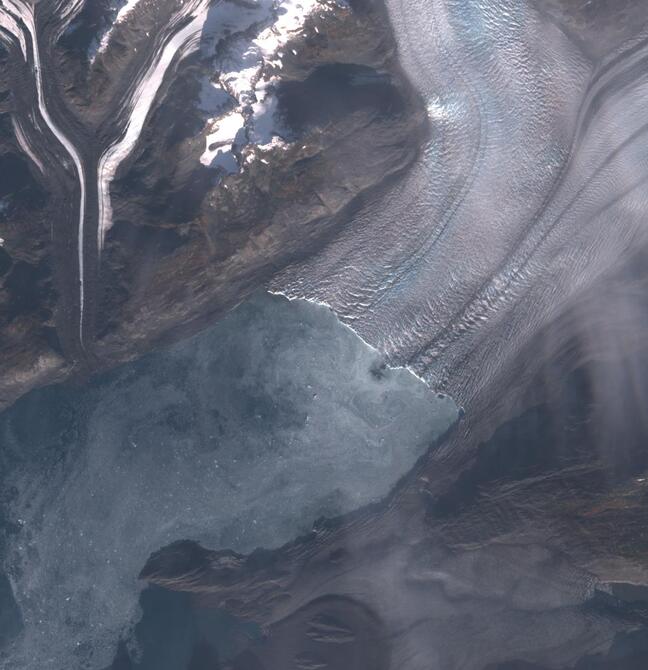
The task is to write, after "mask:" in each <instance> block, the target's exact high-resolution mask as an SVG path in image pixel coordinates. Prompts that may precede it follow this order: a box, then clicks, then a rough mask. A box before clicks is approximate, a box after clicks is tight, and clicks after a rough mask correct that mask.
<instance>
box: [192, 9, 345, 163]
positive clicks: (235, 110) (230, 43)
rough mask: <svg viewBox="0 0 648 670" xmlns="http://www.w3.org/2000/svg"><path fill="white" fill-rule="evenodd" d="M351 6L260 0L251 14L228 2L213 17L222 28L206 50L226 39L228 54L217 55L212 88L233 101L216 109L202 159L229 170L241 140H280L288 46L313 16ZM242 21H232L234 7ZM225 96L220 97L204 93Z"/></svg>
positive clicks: (263, 142) (261, 143)
mask: <svg viewBox="0 0 648 670" xmlns="http://www.w3.org/2000/svg"><path fill="white" fill-rule="evenodd" d="M336 7H337V8H341V7H346V3H344V2H342V1H339V0H258V2H257V5H256V6H255V7H254V9H251V10H248V11H246V12H244V11H241V8H240V7H236V6H233V5H232V3H229V2H224V3H222V4H221V5H220V6H219V7H218V9H217V11H215V12H214V15H213V16H212V17H211V18H210V21H209V24H210V25H209V26H206V32H207V31H208V28H210V27H212V28H216V30H215V31H214V32H213V33H212V34H211V35H210V36H209V37H208V38H207V39H206V40H205V41H204V45H203V50H204V51H205V52H206V55H210V54H209V53H208V50H209V49H210V48H211V49H214V48H215V46H216V45H217V44H218V43H219V41H220V40H223V39H226V42H225V50H224V52H222V51H221V52H219V55H218V56H215V57H214V66H215V69H216V71H217V72H218V75H217V76H216V77H215V80H212V81H211V82H207V84H206V85H207V86H211V87H212V88H213V89H216V91H217V92H218V93H220V94H221V95H222V96H224V97H225V98H227V96H229V99H230V102H231V103H233V104H230V105H229V106H228V108H227V110H226V111H224V112H223V111H221V110H220V109H218V108H214V109H213V110H212V111H213V112H214V115H213V116H211V117H210V118H209V119H208V121H207V133H206V137H205V151H204V152H203V154H202V156H201V158H200V162H201V163H202V164H203V165H206V166H214V165H220V166H221V167H225V168H226V169H227V168H228V167H229V166H232V165H237V163H236V161H235V160H234V158H233V153H232V152H233V148H234V145H235V144H237V143H239V144H240V143H241V142H242V143H243V144H255V145H257V146H259V147H260V148H262V149H263V148H268V147H270V146H272V145H273V144H275V143H276V142H277V141H280V139H279V137H280V135H281V131H280V129H279V128H278V127H277V124H276V119H275V110H276V106H277V100H276V96H275V94H274V88H275V85H276V84H277V82H278V80H279V76H278V74H277V71H278V70H280V69H281V67H282V58H283V56H284V49H285V48H286V47H287V45H288V43H289V42H290V41H291V40H292V39H294V38H295V37H296V36H298V35H299V34H301V33H302V32H303V30H304V26H305V23H306V21H307V19H308V18H309V17H312V16H314V15H315V14H317V13H319V14H323V13H324V12H329V11H332V10H333V9H334V8H336ZM233 9H235V11H236V22H232V21H231V14H232V10H233ZM203 97H204V98H205V97H211V98H215V99H219V97H218V96H214V95H213V92H212V94H211V95H204V96H203Z"/></svg>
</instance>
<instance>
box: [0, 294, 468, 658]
mask: <svg viewBox="0 0 648 670" xmlns="http://www.w3.org/2000/svg"><path fill="white" fill-rule="evenodd" d="M456 416H457V408H456V406H455V405H454V403H453V402H452V400H450V399H449V398H448V397H445V396H438V395H437V394H436V393H433V392H432V391H431V390H430V389H429V388H428V387H427V386H426V385H425V384H424V383H423V382H421V381H420V380H419V379H418V378H417V377H415V376H414V375H413V374H411V373H410V372H408V371H407V370H405V369H391V368H388V367H385V365H384V362H383V359H382V356H381V355H380V354H379V353H378V352H376V351H375V350H373V349H371V348H370V347H369V346H367V345H366V344H365V343H364V342H363V341H362V340H361V339H360V338H358V337H357V336H356V335H355V334H354V333H353V332H352V331H351V330H350V329H348V328H347V327H346V326H343V325H342V324H340V322H339V321H338V320H337V318H336V317H335V316H334V314H333V313H332V312H331V311H330V310H329V309H328V308H326V307H323V306H319V305H315V304H312V303H308V302H304V301H294V302H290V301H288V300H287V299H285V298H283V297H279V296H270V295H259V296H256V297H254V298H253V299H252V300H250V301H248V302H247V303H245V304H243V305H241V306H240V307H239V308H237V309H236V310H235V311H234V312H233V313H231V314H230V315H228V316H227V317H226V318H225V319H223V320H222V321H221V322H220V323H219V324H217V325H216V326H214V327H213V328H211V329H210V330H208V331H206V332H204V333H202V334H200V335H198V336H196V337H194V338H193V339H191V340H189V341H186V342H183V343H181V344H178V345H175V346H173V347H171V348H170V349H168V350H166V351H164V352H162V353H158V354H153V355H150V356H148V357H147V358H145V359H143V360H142V361H140V362H138V363H137V364H134V365H129V366H125V367H123V368H121V369H120V370H118V371H116V372H114V373H112V374H110V375H108V376H105V377H104V378H102V379H100V380H98V381H97V382H95V383H94V384H93V385H92V386H91V387H89V388H84V389H76V388H66V387H53V388H49V389H45V390H41V391H38V392H35V393H32V394H30V395H29V396H27V397H25V398H23V399H22V400H21V401H19V403H18V404H17V405H15V406H14V407H13V408H12V409H11V410H9V411H7V412H5V413H4V414H3V415H2V416H1V417H0V440H1V442H2V448H1V449H0V473H2V474H1V475H0V478H2V477H4V480H5V482H11V486H9V485H8V484H2V485H1V486H0V493H2V496H0V501H2V500H4V501H6V502H5V509H4V516H6V517H7V518H8V520H9V522H10V523H11V524H13V527H14V529H15V532H14V533H13V534H10V535H8V537H7V544H6V551H5V553H6V555H5V557H4V569H5V572H6V573H7V574H8V576H9V578H10V581H11V585H12V589H13V593H14V597H15V599H16V602H17V605H18V607H19V609H20V611H21V615H22V618H23V622H24V629H23V633H22V635H21V636H19V637H18V638H17V641H16V642H15V644H14V648H13V649H12V650H11V656H10V657H9V661H8V662H9V666H7V667H12V668H15V669H16V670H20V669H21V668H39V669H42V670H50V669H51V670H60V669H61V668H78V667H84V668H85V667H87V668H99V669H101V668H104V667H106V666H107V665H109V663H110V661H111V659H112V656H113V654H114V650H115V645H116V643H117V641H118V639H119V637H120V635H127V630H128V627H129V624H131V625H132V624H133V623H134V622H135V621H136V620H137V616H138V610H137V601H138V592H139V586H138V582H137V575H138V572H139V570H140V569H141V568H142V567H143V565H144V563H145V561H146V559H147V558H148V556H149V555H150V553H151V552H153V551H155V550H158V549H159V548H161V547H162V546H164V545H166V544H168V543H171V542H173V541H175V540H179V539H193V540H198V541H200V542H201V543H203V544H204V545H206V546H210V547H214V548H219V547H220V548H226V547H229V548H232V549H235V550H238V551H241V552H248V551H250V550H252V549H254V548H255V547H257V546H263V547H276V546H279V545H281V544H283V543H285V542H287V541H289V540H291V539H292V538H294V537H295V536H296V535H297V534H298V533H302V532H304V531H307V530H308V529H309V528H310V527H311V525H312V523H313V521H314V520H315V519H317V518H318V517H320V516H322V515H337V514H340V513H342V512H345V511H348V510H352V509H355V508H357V507H359V506H361V505H365V504H367V503H370V502H371V501H375V500H378V499H380V498H381V497H383V496H385V495H386V494H387V493H388V492H389V490H390V489H391V488H392V486H393V485H394V484H395V483H396V481H397V480H398V479H399V478H400V477H401V476H403V475H404V474H405V473H407V472H408V471H409V470H410V469H411V468H412V466H413V465H414V464H415V462H416V460H417V459H418V458H419V457H420V456H421V455H422V454H423V453H424V452H425V451H426V450H427V449H428V447H429V446H430V445H431V444H432V443H433V441H434V440H435V439H436V438H437V437H439V435H440V434H441V433H443V432H444V431H446V430H447V429H448V428H449V426H450V425H451V424H452V423H453V422H454V421H455V419H456ZM0 481H2V480H1V479H0ZM1 516H3V515H2V514H0V517H1ZM0 547H1V545H0Z"/></svg>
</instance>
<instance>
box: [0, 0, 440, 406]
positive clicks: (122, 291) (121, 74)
mask: <svg viewBox="0 0 648 670" xmlns="http://www.w3.org/2000/svg"><path fill="white" fill-rule="evenodd" d="M19 4H20V3H19ZM149 4H151V3H147V2H146V1H143V2H142V3H141V4H140V5H138V8H137V10H136V11H135V16H134V17H133V18H132V19H131V20H124V21H121V22H119V23H117V25H116V26H115V27H114V28H113V29H112V33H111V36H110V42H109V43H108V47H107V48H105V49H103V50H102V49H100V50H99V53H98V55H96V56H95V57H94V58H93V59H92V60H91V61H88V58H89V56H88V55H87V54H88V48H89V47H88V44H89V41H91V40H94V41H95V42H97V41H98V40H99V39H100V37H101V35H102V30H104V31H105V30H106V29H108V28H109V27H110V23H109V21H110V20H111V18H110V17H111V16H113V18H114V13H115V12H114V10H112V14H111V10H110V8H109V7H108V4H107V3H103V4H102V3H92V2H88V3H81V5H79V8H80V11H77V13H76V14H75V17H74V19H72V20H71V19H70V17H68V18H67V19H65V21H67V23H62V24H61V21H63V20H64V19H62V18H60V17H58V18H57V15H56V12H55V11H54V9H53V8H46V7H45V5H44V4H43V3H40V4H38V5H37V6H36V9H35V21H36V26H37V30H38V31H39V32H38V43H39V46H40V49H41V51H42V54H41V60H42V62H43V68H45V69H46V70H47V75H48V76H49V79H48V80H47V84H46V90H45V98H46V99H47V101H48V102H49V103H50V106H51V108H52V114H56V119H57V121H58V122H59V124H60V125H61V126H62V127H63V128H64V129H66V132H67V134H68V136H69V137H70V138H73V141H74V143H75V144H78V145H79V146H80V147H81V154H82V161H83V164H84V165H85V166H86V172H87V173H88V174H87V175H86V180H87V183H86V184H85V189H86V203H87V215H86V222H85V228H86V232H85V233H84V235H85V238H84V239H83V242H82V244H83V247H84V250H85V258H84V268H83V269H84V273H85V274H84V276H83V280H84V281H83V282H82V284H83V285H84V295H83V296H82V301H83V306H82V308H81V306H80V304H79V295H78V293H79V290H78V283H79V281H80V279H79V275H78V271H77V270H75V267H76V266H77V258H76V257H77V255H78V249H77V244H76V237H77V234H76V231H75V227H76V225H77V223H76V218H75V217H76V216H77V213H76V211H75V205H74V203H75V200H76V199H77V198H78V185H77V186H76V187H75V186H74V183H69V181H70V180H69V177H70V175H69V174H59V175H58V176H56V175H57V174H58V173H57V172H56V171H55V170H54V169H53V166H51V165H49V164H48V160H49V157H48V155H47V153H46V148H45V147H44V146H43V145H42V142H43V138H42V137H39V136H38V133H37V132H36V131H33V132H32V130H30V129H29V128H28V120H26V119H27V110H29V109H30V106H31V105H33V104H34V101H33V99H32V100H30V96H32V95H33V94H34V93H35V91H34V89H33V88H32V87H31V85H30V86H25V85H24V84H23V82H25V81H26V82H33V77H29V76H28V75H27V70H25V69H24V68H25V67H27V66H26V65H25V63H22V64H21V60H23V57H22V55H21V53H20V50H19V49H18V48H17V43H16V42H15V41H13V42H12V41H11V40H9V41H7V42H6V49H5V50H3V52H2V57H3V59H4V62H5V68H4V70H3V72H4V75H3V80H2V81H1V82H0V88H2V96H3V100H2V103H1V104H2V105H3V108H2V111H3V116H2V119H3V129H4V130H3V132H2V137H1V138H0V140H1V141H2V149H1V150H2V152H3V153H2V155H1V156H0V170H2V174H3V175H4V174H7V175H10V178H8V179H6V180H4V181H3V184H2V190H1V191H0V199H1V202H2V211H0V220H1V221H2V227H1V235H0V236H1V237H2V238H3V246H2V247H1V248H0V272H1V276H2V279H1V281H2V293H0V298H1V299H2V301H3V308H2V310H1V311H0V313H1V314H2V317H1V318H2V319H3V320H2V323H0V337H1V338H2V345H1V346H2V363H0V365H1V366H2V387H1V388H0V398H1V402H2V404H4V405H7V404H9V403H11V402H12V401H13V400H14V399H15V398H16V397H18V396H19V395H20V394H21V393H23V392H25V391H26V390H28V389H29V388H31V387H33V386H35V385H40V384H43V383H49V382H51V381H55V380H60V379H62V378H64V377H66V376H68V375H70V374H73V375H75V374H82V375H83V376H85V375H87V374H88V373H90V372H92V371H93V370H96V369H101V368H106V367H110V366H112V365H114V364H115V363H118V362H120V361H124V360H127V359H130V358H133V357H134V356H137V355H140V354H142V353H144V352H145V351H147V350H148V349H150V348H151V347H153V346H156V345H158V344H159V343H161V342H165V341H170V340H173V339H176V338H178V337H179V336H182V335H187V334H190V333H192V332H194V331H195V330H197V329H199V328H201V327H204V326H205V325H206V324H208V323H209V322H210V321H211V320H213V319H214V318H216V317H217V316H218V315H219V314H222V313H223V312H225V311H226V310H227V309H229V308H230V307H232V306H234V305H235V304H237V303H238V302H240V301H241V300H242V299H243V298H244V297H245V296H246V295H248V294H249V293H250V292H251V291H252V290H254V289H255V288H257V287H258V286H261V285H263V283H264V282H266V281H267V280H268V279H270V278H271V277H272V276H273V275H274V274H276V272H277V271H278V270H280V269H281V268H283V267H285V266H286V265H287V264H289V263H290V262H292V261H294V260H295V259H297V258H300V257H302V256H304V255H306V254H311V253H313V252H314V251H316V249H317V248H318V247H319V246H320V245H322V244H323V243H324V242H325V241H326V239H327V238H328V237H330V236H331V235H332V234H333V233H334V232H335V231H336V230H338V229H339V228H340V226H342V225H343V224H344V221H345V216H346V214H347V213H348V212H349V211H350V209H351V208H353V207H356V206H357V205H358V203H359V199H360V198H361V196H362V194H363V193H366V192H367V191H368V190H370V189H372V188H375V187H376V186H377V185H378V184H380V183H382V182H383V181H384V180H385V179H387V178H389V177H390V176H392V175H396V174H398V173H399V172H401V171H402V170H403V169H404V168H405V167H407V165H409V164H410V163H411V162H412V161H413V160H414V158H415V156H416V155H417V152H418V149H419V146H420V144H421V142H422V141H423V139H424V138H425V136H426V133H427V119H426V115H425V111H424V109H423V105H422V103H421V101H420V99H419V98H418V97H417V95H416V94H415V92H414V91H413V90H412V88H411V86H410V85H409V83H408V82H407V80H406V78H405V76H404V75H403V74H402V72H401V70H400V69H399V66H398V63H397V60H396V50H395V43H394V38H393V35H392V33H391V31H390V27H389V24H388V20H387V16H386V12H385V10H384V8H383V7H382V6H381V4H380V3H379V2H376V3H360V4H358V5H356V4H355V3H354V5H353V6H352V7H350V8H349V7H345V6H343V5H337V4H336V3H328V4H327V3H323V4H322V5H321V9H320V10H319V11H318V12H315V13H314V14H313V15H312V16H310V17H307V18H306V21H305V23H304V25H303V27H302V29H301V30H296V31H294V32H293V33H291V34H290V37H289V42H288V43H287V44H286V45H284V46H282V49H283V50H285V55H284V58H283V61H282V63H281V67H280V69H277V68H275V69H277V72H278V73H279V74H278V76H277V75H272V76H273V77H274V78H273V79H272V89H274V90H276V91H277V95H278V99H279V105H278V109H277V110H276V113H275V115H274V116H275V119H276V123H277V124H279V125H281V126H282V127H283V130H281V131H280V132H282V133H283V136H284V141H283V142H281V144H278V145H276V146H273V147H270V148H268V149H267V150H262V149H258V148H256V146H255V144H253V143H252V144H248V145H245V142H244V141H243V143H240V144H239V148H238V149H236V151H240V150H241V149H242V148H243V147H244V145H245V146H247V149H246V151H247V153H246V156H245V157H243V156H241V155H240V154H238V159H239V161H240V163H241V170H240V171H238V170H236V171H235V172H234V173H233V174H226V173H225V172H223V170H222V169H221V168H218V167H209V166H205V165H202V164H201V160H200V157H201V154H202V153H203V150H204V146H203V143H204V139H203V138H204V132H205V118H206V117H205V112H204V111H202V110H201V105H202V103H201V90H203V88H204V86H205V85H206V84H205V83H204V82H205V81H206V78H209V77H211V76H213V73H214V71H215V70H216V71H217V68H218V65H217V64H216V65H215V64H214V62H215V59H217V58H218V57H219V56H218V54H219V53H220V52H219V49H220V50H221V51H222V50H223V49H225V48H227V43H228V40H229V41H230V42H232V41H233V40H236V39H239V37H238V35H237V33H236V32H229V33H228V31H227V30H225V31H224V33H223V35H220V33H218V32H216V33H215V34H216V37H212V36H211V33H210V32H209V29H208V28H205V29H204V34H203V37H202V40H203V42H209V40H210V39H211V40H212V41H214V40H215V41H216V47H215V48H214V47H209V48H208V47H202V48H201V49H200V50H199V51H198V52H197V53H194V54H193V55H190V56H189V57H188V58H186V59H185V60H178V61H177V62H176V63H175V65H174V68H173V70H172V71H170V72H168V73H167V76H166V77H165V79H164V81H163V83H162V85H161V88H160V91H159V92H158V95H157V96H156V97H155V100H154V102H153V104H152V106H151V109H150V112H149V114H148V116H147V120H146V124H145V126H144V127H143V130H142V133H141V135H140V136H139V137H138V139H137V143H136V145H135V147H134V149H133V150H132V152H131V154H130V155H129V156H128V158H127V159H126V160H125V161H124V162H123V164H121V165H120V168H119V173H118V174H117V175H116V179H115V180H114V182H113V183H112V184H111V186H110V199H111V207H112V212H113V220H112V224H113V225H112V228H111V229H110V231H109V232H108V234H107V237H106V240H105V248H104V251H103V253H102V258H101V263H100V264H99V262H98V258H97V250H96V248H94V244H93V239H94V238H95V237H96V234H97V232H96V225H97V224H96V218H95V215H94V212H95V209H96V206H97V198H98V197H99V196H98V195H97V190H96V189H97V185H96V184H95V183H94V179H95V177H94V176H93V174H92V166H93V165H95V164H96V161H97V159H98V154H99V153H100V152H101V151H102V150H103V147H104V146H105V145H106V143H107V142H110V141H114V137H119V132H121V130H120V127H121V128H123V127H124V124H123V123H121V121H120V116H121V115H123V114H125V113H126V112H125V111H124V109H125V107H127V103H126V102H124V96H125V95H126V94H127V93H128V89H127V88H125V87H126V86H127V85H128V82H129V78H130V79H132V80H134V81H137V78H138V77H143V74H142V73H143V67H144V66H146V64H147V59H151V58H154V57H157V55H156V51H155V50H156V49H158V52H159V49H160V45H159V44H158V42H157V40H158V39H161V38H162V37H163V36H164V30H165V29H166V28H165V21H166V22H167V23H169V22H170V23H169V25H170V26H172V25H173V22H172V17H173V16H174V14H173V12H176V11H178V10H177V8H176V7H175V4H174V2H168V3H166V4H164V3H163V5H164V6H163V7H162V6H159V4H160V3H157V4H155V3H154V4H155V6H154V7H153V5H151V7H149V6H148V5H149ZM193 4H194V5H195V4H196V2H194V3H193ZM266 4H267V3H266ZM225 5H226V6H229V7H231V8H232V9H230V10H229V11H230V12H232V11H233V9H235V3H234V4H232V3H231V2H229V1H228V2H227V3H225ZM102 7H103V9H102ZM218 9H219V8H218V7H214V8H213V9H210V10H209V13H208V19H207V20H208V22H209V20H210V18H209V16H210V14H211V13H216V12H217V11H218ZM183 11H184V10H183ZM241 11H243V10H241ZM218 16H219V15H216V16H215V19H214V21H216V28H217V29H219V30H220V24H219V23H218V21H219V18H218ZM269 16H271V15H269ZM279 16H281V15H279ZM261 18H262V19H263V20H265V21H266V22H267V17H265V16H261ZM263 20H262V21H261V22H260V23H259V24H258V25H257V24H254V25H253V27H252V28H250V29H247V31H248V32H247V33H245V34H251V35H254V34H259V33H260V31H262V30H263V29H264V26H265V24H264V22H263ZM57 22H58V23H57ZM59 24H61V25H60V26H59ZM40 26H42V30H40V28H39V27H40ZM66 26H67V28H66ZM255 26H256V27H255ZM57 31H58V32H57ZM61 31H62V32H61ZM250 31H251V32H250ZM144 33H146V34H147V35H149V38H148V39H146V38H145V37H144ZM59 35H62V36H59ZM219 35H220V36H219ZM211 43H212V42H209V44H211ZM282 53H283V52H282ZM295 54H297V55H295ZM29 59H31V56H30V57H29V58H28V60H29ZM264 67H265V68H266V70H265V71H266V73H267V72H271V71H272V68H270V70H268V68H269V67H270V66H264ZM272 67H274V66H272ZM264 76H265V75H264ZM267 76H270V75H269V74H268V75H267ZM315 91H318V92H319V93H318V95H320V98H319V99H318V98H317V97H316V96H314V92H315ZM227 104H229V105H231V104H233V103H231V102H230V103H227ZM126 111H127V110H126ZM244 112H245V110H244ZM245 113H248V112H245ZM111 117H114V119H113V118H111ZM120 123H121V126H120ZM21 124H22V125H21ZM248 132H249V131H248ZM21 140H22V144H21ZM237 141H239V140H237ZM250 141H251V140H250ZM25 144H26V145H27V146H28V147H30V151H31V152H32V159H31V160H30V158H29V156H28V155H26V153H25V148H24V146H23V145H25ZM51 146H52V147H55V146H56V142H55V141H53V142H52V143H51ZM56 151H58V149H56ZM61 163H62V164H63V166H64V168H65V166H67V165H68V164H69V163H70V159H69V158H65V159H60V160H59V164H61ZM39 165H40V167H41V168H42V167H43V165H45V166H46V168H47V169H44V170H41V169H39ZM50 168H52V169H50ZM66 221H67V223H66ZM80 310H81V311H83V312H84V314H83V324H80V323H79V320H80ZM75 324H79V327H77V326H76V325H75ZM80 329H81V339H82V342H81V343H79V342H78V341H77V340H78V339H79V333H77V332H76V331H77V330H80Z"/></svg>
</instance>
